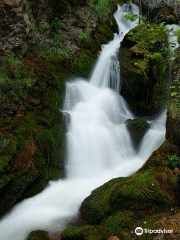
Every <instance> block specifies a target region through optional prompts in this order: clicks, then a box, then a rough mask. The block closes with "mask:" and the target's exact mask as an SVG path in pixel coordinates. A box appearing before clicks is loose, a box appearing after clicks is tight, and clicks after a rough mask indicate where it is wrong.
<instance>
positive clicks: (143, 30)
mask: <svg viewBox="0 0 180 240" xmlns="http://www.w3.org/2000/svg"><path fill="white" fill-rule="evenodd" d="M128 36H130V37H129V38H130V39H131V40H132V41H134V42H136V44H137V45H136V46H137V47H139V48H143V49H147V50H151V49H155V48H156V50H157V52H158V51H160V50H161V49H159V47H158V46H159V45H161V46H162V47H165V45H166V43H167V29H166V28H165V27H164V26H162V25H158V24H140V25H139V26H137V27H136V28H134V29H132V30H131V31H130V32H129V33H128Z"/></svg>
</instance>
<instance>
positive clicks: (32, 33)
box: [0, 0, 98, 53]
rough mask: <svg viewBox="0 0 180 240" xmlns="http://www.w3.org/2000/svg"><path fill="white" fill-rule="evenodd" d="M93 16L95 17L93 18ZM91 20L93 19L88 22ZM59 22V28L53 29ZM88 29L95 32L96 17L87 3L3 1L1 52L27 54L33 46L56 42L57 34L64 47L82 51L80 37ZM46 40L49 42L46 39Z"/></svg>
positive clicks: (65, 0)
mask: <svg viewBox="0 0 180 240" xmlns="http://www.w3.org/2000/svg"><path fill="white" fill-rule="evenodd" d="M90 15H91V18H90ZM88 19H89V20H88ZM53 21H59V26H54V27H53V26H52V25H53V24H52V22H53ZM87 22H88V26H89V27H90V28H92V29H94V28H95V27H96V25H97V22H98V17H97V15H96V14H92V9H91V8H90V7H89V6H88V4H87V2H86V0H81V1H75V0H74V1H73V0H63V1H55V0H45V1H43V0H38V1H35V0H12V1H11V0H2V1H1V2H0V40H1V41H0V51H1V52H5V53H7V52H9V51H11V50H13V51H17V50H22V49H23V51H24V52H26V51H27V48H28V47H29V46H31V45H37V44H38V45H40V44H44V41H45V40H46V43H48V42H52V41H53V40H54V39H53V35H54V32H56V33H57V34H58V35H60V36H61V44H62V47H64V46H67V45H71V46H72V48H75V49H78V48H79V45H80V44H81V41H80V40H79V36H80V34H81V32H83V31H84V30H85V28H86V27H87ZM44 39H45V40H44Z"/></svg>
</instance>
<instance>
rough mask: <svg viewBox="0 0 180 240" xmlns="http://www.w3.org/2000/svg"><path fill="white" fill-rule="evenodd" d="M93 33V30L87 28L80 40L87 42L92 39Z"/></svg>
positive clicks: (81, 34)
mask: <svg viewBox="0 0 180 240" xmlns="http://www.w3.org/2000/svg"><path fill="white" fill-rule="evenodd" d="M91 32H92V29H91V28H90V27H86V29H85V31H84V32H81V33H80V39H82V40H84V41H86V42H87V41H88V40H89V39H90V37H91Z"/></svg>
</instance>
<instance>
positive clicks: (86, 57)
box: [72, 50, 94, 77]
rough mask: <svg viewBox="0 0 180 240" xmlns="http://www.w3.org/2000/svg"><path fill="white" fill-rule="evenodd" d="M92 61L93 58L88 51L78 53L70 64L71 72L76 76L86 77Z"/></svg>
mask: <svg viewBox="0 0 180 240" xmlns="http://www.w3.org/2000/svg"><path fill="white" fill-rule="evenodd" d="M93 61H94V57H93V55H92V53H91V52H90V51H88V50H86V51H83V52H79V53H78V54H77V55H76V57H75V59H74V61H73V64H72V69H73V72H74V73H75V74H77V75H78V76H82V77H87V76H88V74H89V71H90V69H91V67H92V64H93Z"/></svg>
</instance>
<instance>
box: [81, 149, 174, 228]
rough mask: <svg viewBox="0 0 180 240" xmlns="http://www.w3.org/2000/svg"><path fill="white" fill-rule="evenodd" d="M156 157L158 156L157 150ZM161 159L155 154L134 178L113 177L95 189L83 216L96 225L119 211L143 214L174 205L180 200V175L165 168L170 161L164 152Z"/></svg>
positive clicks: (82, 209)
mask: <svg viewBox="0 0 180 240" xmlns="http://www.w3.org/2000/svg"><path fill="white" fill-rule="evenodd" d="M164 154H165V152H164ZM155 157H156V158H158V153H157V155H155ZM159 158H160V159H159V160H158V161H159V163H158V161H157V159H155V158H154V156H152V157H151V160H149V161H152V164H151V163H150V162H149V161H148V162H147V164H145V166H143V168H142V169H141V170H139V171H138V172H137V173H136V174H134V175H132V176H131V177H128V178H118V179H114V180H112V181H110V182H108V183H106V184H104V185H103V186H101V187H100V188H98V189H96V190H94V191H93V192H92V194H91V196H90V197H88V198H87V199H85V200H84V202H83V204H82V206H81V214H82V216H83V218H84V219H85V220H87V221H88V222H89V223H91V224H97V223H100V222H102V220H103V219H105V218H106V217H108V216H110V215H112V214H113V213H115V212H116V211H124V210H128V211H132V212H134V214H135V215H136V217H137V216H138V217H141V216H142V215H143V214H144V212H149V214H152V213H153V212H160V211H163V209H169V208H171V207H172V206H173V205H174V204H176V203H177V199H178V177H177V176H175V175H174V173H173V171H171V170H170V169H169V168H167V167H162V166H163V164H165V166H166V165H167V164H166V163H164V160H163V159H162V158H163V157H162V156H161V155H160V156H159ZM156 161H157V164H154V163H155V162H156ZM160 162H161V166H160ZM158 165H159V167H157V166H158ZM155 166H156V167H155ZM164 179H166V181H164Z"/></svg>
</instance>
